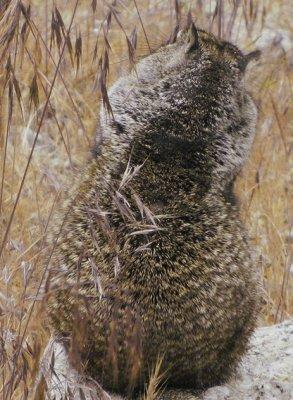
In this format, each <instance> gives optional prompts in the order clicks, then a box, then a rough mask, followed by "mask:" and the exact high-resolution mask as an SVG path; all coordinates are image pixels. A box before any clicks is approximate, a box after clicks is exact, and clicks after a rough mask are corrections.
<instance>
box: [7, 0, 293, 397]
mask: <svg viewBox="0 0 293 400" xmlns="http://www.w3.org/2000/svg"><path fill="white" fill-rule="evenodd" d="M287 3H289V1H288V2H287V1H286V0H283V1H282V0H279V1H278V0H267V1H261V2H259V1H254V0H252V1H246V0H242V1H240V0H238V1H228V0H223V1H220V0H217V1H211V2H202V1H196V0H194V1H191V2H190V1H170V2H169V1H164V2H160V1H155V0H141V1H123V2H122V1H113V2H112V3H110V2H106V1H102V0H100V1H99V0H98V1H95V0H92V1H90V0H71V1H69V2H68V1H66V2H65V1H64V0H56V1H54V2H52V1H50V0H44V1H42V0H23V1H20V0H4V1H3V0H2V1H1V3H0V91H1V94H0V154H1V157H0V160H1V167H0V227H1V228H0V240H1V242H0V253H1V255H0V264H1V267H0V368H1V371H0V396H1V398H3V399H5V400H6V399H19V398H23V399H25V398H28V396H29V395H30V390H31V388H32V384H33V382H34V380H35V377H36V374H37V371H38V360H39V357H40V355H41V352H42V348H43V346H44V344H45V343H46V341H47V338H48V332H47V328H46V326H45V323H44V304H45V302H46V296H47V293H46V288H44V283H45V282H44V281H45V279H44V278H45V271H46V265H45V266H44V263H43V262H42V261H43V259H44V256H45V253H46V248H45V238H46V233H47V231H48V226H49V224H50V221H51V220H52V217H53V215H54V213H55V210H56V208H57V206H58V202H60V196H61V194H62V192H63V190H64V187H65V186H66V185H68V184H70V182H71V181H72V180H73V177H74V176H76V175H79V174H80V167H81V166H82V164H83V163H84V162H85V161H86V158H87V154H88V150H89V148H90V146H91V145H92V143H93V137H94V131H95V127H96V123H97V116H98V108H99V98H100V99H101V100H102V101H103V102H104V103H105V104H106V106H107V107H108V110H109V112H111V105H110V104H109V102H108V97H107V89H106V87H107V86H108V85H109V83H111V82H112V81H113V80H114V79H115V78H116V77H117V76H119V75H121V74H122V73H123V72H124V71H127V70H128V69H129V68H131V67H132V66H133V64H134V63H135V60H136V59H137V58H138V57H140V56H141V55H144V54H148V53H149V52H150V51H152V50H153V49H154V48H156V47H157V46H158V45H160V44H161V43H163V42H166V41H168V39H170V35H172V32H174V30H176V26H177V24H179V23H180V21H182V20H183V21H184V19H186V18H188V14H189V7H190V5H191V11H192V15H193V16H194V17H195V20H196V23H197V25H198V26H200V27H203V28H205V29H207V30H212V31H214V32H215V34H217V35H221V36H222V37H226V38H227V39H229V40H231V41H234V42H235V43H237V44H239V46H240V47H241V48H242V49H244V50H245V51H246V50H248V49H254V47H255V41H257V39H258V37H259V36H261V34H265V35H266V34H267V31H266V26H267V24H270V26H271V27H272V28H271V29H274V27H275V28H276V29H278V28H281V29H282V32H287V33H288V35H289V33H290V26H289V23H290V15H289V12H288V10H289V4H287ZM280 16H282V18H281V19H280V21H279V20H278V19H279V18H280ZM280 24H282V26H281V25H280ZM272 32H273V31H272ZM286 50H287V49H285V50H284V49H283V47H282V42H279V43H278V41H277V40H275V42H273V43H272V44H268V45H267V46H266V48H265V50H264V51H263V56H262V58H261V60H260V61H259V62H258V64H257V66H253V67H252V68H251V72H250V74H249V76H248V83H250V86H251V91H252V93H253V95H254V98H255V100H256V102H257V104H258V107H259V123H258V132H257V136H256V139H255V143H254V147H253V152H252V155H251V157H250V159H249V161H248V163H247V167H246V168H245V170H244V172H243V174H242V176H241V177H240V178H239V180H238V184H237V192H238V195H239V197H240V200H241V204H242V206H241V207H242V214H243V217H244V220H245V221H246V225H247V226H248V228H249V231H250V234H251V237H252V241H253V243H254V245H255V247H256V250H257V251H256V257H257V259H256V262H257V263H258V265H259V269H260V272H261V276H262V279H263V282H264V288H265V293H264V298H265V299H266V302H265V304H264V308H263V315H262V322H263V323H274V322H279V321H282V320H283V319H285V318H287V317H288V316H289V315H290V314H292V311H293V302H292V293H291V297H290V289H291V291H292V277H291V286H290V269H289V268H290V251H289V250H290V242H292V231H291V229H292V217H291V220H290V215H289V210H290V181H289V178H290V174H289V158H290V155H291V150H292V147H290V146H292V142H291V143H290V135H289V133H290V122H291V121H292V108H290V104H289V101H290V97H292V91H291V87H290V83H291V80H292V67H291V69H290V63H291V66H292V61H293V60H292V54H291V55H290V54H289V52H286ZM290 57H291V59H290ZM291 124H292V122H291ZM291 206H292V204H291ZM291 262H292V259H291ZM44 289H45V290H44ZM150 390H151V389H150ZM41 396H42V394H41V393H39V397H38V398H43V397H41Z"/></svg>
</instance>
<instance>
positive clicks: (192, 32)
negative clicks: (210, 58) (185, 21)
mask: <svg viewBox="0 0 293 400" xmlns="http://www.w3.org/2000/svg"><path fill="white" fill-rule="evenodd" d="M188 39H189V41H188V45H187V48H186V50H185V53H186V54H188V53H191V52H193V51H195V50H198V49H199V38H198V32H197V29H196V26H195V25H194V22H191V25H190V28H189V31H188Z"/></svg>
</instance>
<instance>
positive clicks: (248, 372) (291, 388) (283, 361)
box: [37, 320, 293, 400]
mask: <svg viewBox="0 0 293 400" xmlns="http://www.w3.org/2000/svg"><path fill="white" fill-rule="evenodd" d="M53 371H54V372H53ZM44 380H45V381H46V384H47V387H48V394H47V399H48V400H49V399H53V398H55V400H61V399H64V398H66V394H67V396H68V395H69V398H72V399H74V400H84V399H102V400H109V399H110V398H112V399H115V400H118V399H119V397H118V396H113V395H110V394H108V393H106V392H105V391H103V390H102V388H101V387H100V386H99V385H98V384H97V383H94V382H89V383H86V384H85V383H84V381H83V379H82V378H81V376H80V375H79V374H78V373H77V371H76V370H75V369H74V368H72V367H71V366H70V362H69V359H68V355H67V352H66V349H65V347H64V345H63V344H62V342H60V341H58V339H54V338H52V339H51V340H50V342H49V344H48V346H47V348H46V350H45V353H44V356H43V361H42V364H41V375H40V378H39V385H41V384H43V381H44ZM37 386H38V385H37ZM82 392H83V393H82ZM170 397H172V400H176V399H177V400H179V399H180V400H182V399H184V400H196V399H198V400H274V399H276V400H292V399H293V320H288V321H285V322H283V323H281V324H279V325H274V326H268V327H264V328H259V329H257V330H256V332H255V334H254V335H253V337H252V338H251V344H250V350H249V352H248V353H247V355H246V356H245V357H244V359H243V362H242V364H241V365H240V366H239V369H238V372H237V376H235V377H234V378H233V379H232V380H231V381H230V382H229V383H228V384H226V385H223V386H216V387H213V388H210V389H208V390H207V391H205V392H204V393H203V394H201V395H200V396H199V397H198V396H197V395H196V394H195V393H192V392H190V391H188V392H182V391H180V390H172V391H171V390H170V391H169V390H166V391H165V392H163V393H162V395H161V396H160V399H161V400H164V399H167V398H170Z"/></svg>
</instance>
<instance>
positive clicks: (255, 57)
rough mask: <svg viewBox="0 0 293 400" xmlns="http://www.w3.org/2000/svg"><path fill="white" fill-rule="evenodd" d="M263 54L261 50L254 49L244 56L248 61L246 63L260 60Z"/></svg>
mask: <svg viewBox="0 0 293 400" xmlns="http://www.w3.org/2000/svg"><path fill="white" fill-rule="evenodd" d="M260 55H261V51H260V50H254V51H252V52H251V53H248V54H246V56H244V58H245V61H246V65H247V64H248V63H249V62H250V61H251V60H258V59H259V57H260Z"/></svg>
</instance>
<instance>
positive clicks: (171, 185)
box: [131, 132, 214, 205]
mask: <svg viewBox="0 0 293 400" xmlns="http://www.w3.org/2000/svg"><path fill="white" fill-rule="evenodd" d="M209 149H210V145H209V143H207V141H206V140H204V139H203V138H200V139H197V140H193V141H188V140H184V139H181V138H179V137H176V136H174V135H169V134H168V133H164V132H158V133H151V134H149V135H148V134H147V135H145V137H144V138H143V140H142V141H141V142H135V143H134V144H133V149H132V155H131V160H132V163H133V164H135V165H140V164H143V167H142V168H141V170H140V172H139V174H138V176H137V177H136V178H135V180H134V183H133V186H134V190H137V191H138V192H139V194H140V195H141V197H142V198H143V199H144V201H146V202H149V203H156V202H158V203H165V204H172V205H173V204H176V203H177V202H182V200H183V198H187V197H193V198H200V197H203V196H204V195H205V194H206V193H207V192H208V191H209V190H210V189H211V183H212V175H213V174H212V171H213V169H214V163H213V158H212V156H211V154H209V153H210V150H209Z"/></svg>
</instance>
